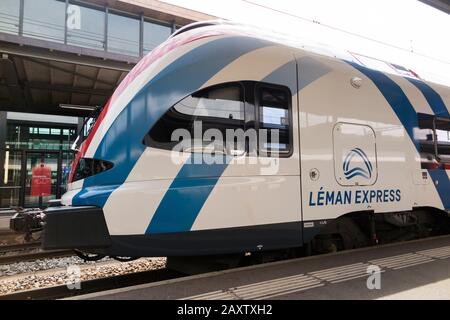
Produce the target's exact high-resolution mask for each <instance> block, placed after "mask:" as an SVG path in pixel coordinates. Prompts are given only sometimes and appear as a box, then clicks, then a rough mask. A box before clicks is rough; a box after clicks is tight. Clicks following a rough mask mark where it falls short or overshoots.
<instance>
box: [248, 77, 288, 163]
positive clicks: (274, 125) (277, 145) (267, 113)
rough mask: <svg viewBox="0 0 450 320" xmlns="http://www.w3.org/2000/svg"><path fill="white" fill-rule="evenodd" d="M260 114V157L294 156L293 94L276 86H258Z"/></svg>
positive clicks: (257, 99)
mask: <svg viewBox="0 0 450 320" xmlns="http://www.w3.org/2000/svg"><path fill="white" fill-rule="evenodd" d="M256 103H257V108H258V114H259V155H260V156H269V157H270V156H280V157H289V156H290V155H291V154H292V125H291V124H292V119H291V118H292V115H291V114H292V113H291V93H290V91H289V89H288V88H285V87H280V86H274V85H265V84H261V85H257V86H256Z"/></svg>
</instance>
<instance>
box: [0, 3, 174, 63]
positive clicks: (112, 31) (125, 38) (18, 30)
mask: <svg viewBox="0 0 450 320" xmlns="http://www.w3.org/2000/svg"><path fill="white" fill-rule="evenodd" d="M21 3H23V16H21V15H20V12H21V8H20V6H21ZM141 21H142V23H141ZM176 27H177V26H173V25H171V24H164V23H158V22H155V21H151V20H149V19H148V18H146V17H144V16H139V15H131V14H126V13H122V12H117V11H115V10H113V9H107V8H105V7H101V6H97V5H94V4H89V3H85V2H83V1H76V0H69V1H67V2H66V1H65V0H23V2H22V1H20V0H0V32H3V33H10V34H20V35H23V36H24V37H30V38H36V39H41V40H46V41H52V42H58V43H64V44H69V45H74V46H79V47H84V48H92V49H96V50H106V51H108V52H111V53H117V54H122V55H128V56H135V57H138V56H143V55H144V54H147V53H148V52H150V51H151V50H153V49H154V48H155V47H157V46H158V45H159V44H161V43H162V42H164V41H165V40H166V39H167V38H168V37H169V36H170V35H171V33H172V30H173V29H174V28H176ZM141 39H142V42H141Z"/></svg>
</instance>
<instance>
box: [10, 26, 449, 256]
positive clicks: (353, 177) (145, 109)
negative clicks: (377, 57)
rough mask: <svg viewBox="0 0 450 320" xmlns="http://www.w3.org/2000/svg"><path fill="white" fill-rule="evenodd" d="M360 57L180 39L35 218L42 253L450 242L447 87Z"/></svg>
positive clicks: (231, 30)
mask: <svg viewBox="0 0 450 320" xmlns="http://www.w3.org/2000/svg"><path fill="white" fill-rule="evenodd" d="M361 60H362V59H359V58H358V56H356V55H353V54H351V53H350V52H346V51H340V50H333V49H329V48H328V49H327V48H321V47H314V46H305V45H302V44H296V43H295V42H293V41H289V40H286V39H282V38H281V37H277V36H276V35H271V34H263V33H261V32H260V31H258V30H255V29H254V28H250V27H245V26H241V25H237V24H232V23H224V22H220V23H219V22H207V23H197V24H193V25H189V26H187V27H184V28H182V29H180V30H178V31H177V32H176V33H175V34H174V35H172V36H171V37H170V38H169V39H168V40H167V41H166V42H164V43H163V44H162V45H160V46H159V47H158V48H156V49H155V50H153V51H152V52H151V53H149V54H148V55H147V56H146V57H145V58H143V59H142V61H141V62H140V63H139V64H138V65H137V66H136V67H135V68H134V69H133V70H132V71H131V72H130V73H129V74H128V76H127V77H126V78H125V79H124V80H123V82H122V83H121V84H120V85H119V87H118V88H117V89H116V91H115V92H114V94H113V96H112V97H111V98H110V100H109V102H108V104H107V105H106V106H105V107H104V108H103V110H102V111H101V113H100V114H99V116H98V117H97V119H96V121H95V124H94V125H93V126H92V128H91V130H90V133H89V135H87V137H86V138H85V139H83V140H80V141H79V143H78V146H77V148H78V152H77V156H76V160H75V162H74V165H73V168H72V172H71V175H70V179H69V180H70V183H69V186H68V190H69V191H68V192H67V193H66V194H65V195H64V196H63V198H62V200H61V203H60V205H57V206H55V205H54V204H53V205H52V206H50V207H49V208H48V209H46V210H45V211H43V212H42V213H40V214H37V215H36V214H35V216H34V221H36V220H39V221H43V225H44V227H43V237H42V245H43V248H45V249H78V250H80V251H83V252H87V253H94V254H98V255H108V256H113V257H114V256H115V257H151V256H169V257H176V256H201V255H221V254H234V253H238V254H239V253H245V252H265V251H272V250H278V249H289V248H306V247H308V248H310V249H311V248H313V249H314V250H315V251H317V252H324V251H325V252H326V251H329V250H341V249H348V248H356V247H361V246H365V245H368V244H374V243H386V242H390V241H394V240H406V239H412V238H417V237H422V236H427V235H430V234H438V233H439V232H445V230H444V229H445V228H446V227H447V226H448V213H449V212H450V211H449V210H450V181H449V177H450V115H449V110H450V88H449V87H446V86H444V85H440V84H434V83H428V82H426V81H423V80H422V79H421V78H420V77H419V76H418V75H417V74H415V73H414V72H413V71H412V70H409V69H406V68H404V67H401V66H398V65H394V64H389V63H386V64H385V67H386V68H388V69H390V72H386V70H383V71H381V70H380V69H377V68H375V69H373V68H371V67H369V66H367V64H365V63H363V62H362V61H361ZM230 133H233V134H234V136H233V135H229V134H230ZM225 137H227V139H225ZM223 141H225V143H224V142H223ZM31 220H33V219H31ZM18 229H19V228H18V227H16V230H18Z"/></svg>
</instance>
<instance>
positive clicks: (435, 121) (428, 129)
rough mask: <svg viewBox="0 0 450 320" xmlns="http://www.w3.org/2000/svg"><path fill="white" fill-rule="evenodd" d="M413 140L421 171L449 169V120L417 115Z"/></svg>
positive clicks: (421, 114)
mask: <svg viewBox="0 0 450 320" xmlns="http://www.w3.org/2000/svg"><path fill="white" fill-rule="evenodd" d="M418 120H419V127H418V128H417V129H416V131H415V139H416V141H418V143H419V145H420V155H421V160H422V168H423V169H439V168H440V169H450V119H446V118H440V117H435V116H433V115H428V114H423V113H419V114H418Z"/></svg>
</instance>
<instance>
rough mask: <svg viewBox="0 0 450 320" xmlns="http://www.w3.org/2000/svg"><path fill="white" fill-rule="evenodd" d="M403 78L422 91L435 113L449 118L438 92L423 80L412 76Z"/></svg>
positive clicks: (449, 115)
mask: <svg viewBox="0 0 450 320" xmlns="http://www.w3.org/2000/svg"><path fill="white" fill-rule="evenodd" d="M405 79H407V80H408V81H409V82H411V83H412V84H413V85H415V86H416V87H417V89H419V90H420V92H422V94H423V95H424V97H425V99H426V100H427V102H428V104H429V105H430V107H431V109H432V110H433V112H434V114H435V115H437V116H439V117H447V118H450V114H449V112H448V109H447V107H446V106H445V103H444V100H442V98H441V96H440V95H439V93H437V92H436V91H435V90H434V89H433V88H431V87H430V86H429V85H428V84H426V83H425V82H423V81H420V80H417V79H412V78H405Z"/></svg>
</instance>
